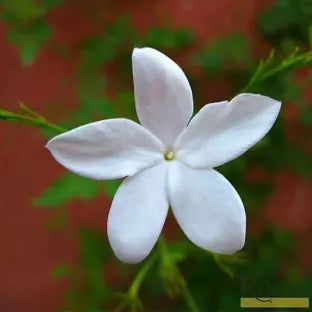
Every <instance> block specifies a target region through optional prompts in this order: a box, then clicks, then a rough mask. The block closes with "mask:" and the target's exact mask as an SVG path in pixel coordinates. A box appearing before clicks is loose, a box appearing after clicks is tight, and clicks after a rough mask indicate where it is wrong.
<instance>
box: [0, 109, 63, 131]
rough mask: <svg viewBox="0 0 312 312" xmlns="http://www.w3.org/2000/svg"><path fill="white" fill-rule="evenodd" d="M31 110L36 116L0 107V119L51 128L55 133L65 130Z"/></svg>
mask: <svg viewBox="0 0 312 312" xmlns="http://www.w3.org/2000/svg"><path fill="white" fill-rule="evenodd" d="M24 107H25V106H23V108H24ZM31 112H32V115H34V114H36V116H35V117H33V116H28V115H24V114H16V113H13V112H10V111H7V110H3V109H0V119H2V120H7V121H11V122H19V123H26V124H28V125H31V126H34V127H39V128H45V129H49V130H53V131H55V132H56V133H62V132H65V131H66V130H67V129H65V128H62V127H60V126H58V125H56V124H53V123H51V122H49V121H47V120H46V119H45V118H44V117H42V116H40V115H39V114H37V113H35V112H33V111H31Z"/></svg>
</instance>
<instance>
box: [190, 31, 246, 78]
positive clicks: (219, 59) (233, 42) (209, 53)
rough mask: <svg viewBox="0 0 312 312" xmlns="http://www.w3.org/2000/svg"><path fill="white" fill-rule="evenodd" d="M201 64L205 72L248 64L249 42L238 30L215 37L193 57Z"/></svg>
mask: <svg viewBox="0 0 312 312" xmlns="http://www.w3.org/2000/svg"><path fill="white" fill-rule="evenodd" d="M194 60H195V62H196V63H198V64H200V65H202V66H203V67H204V68H205V70H206V71H207V73H211V71H220V69H221V68H225V67H228V66H231V65H232V64H234V65H248V64H249V63H250V60H251V58H250V53H249V44H248V42H247V40H246V38H245V37H244V36H243V35H242V34H241V33H240V32H238V31H236V32H234V33H232V34H231V35H229V36H225V37H221V38H216V39H215V40H213V41H211V42H209V43H208V44H207V45H206V47H205V48H204V50H203V51H201V52H200V53H199V54H198V55H197V56H195V58H194Z"/></svg>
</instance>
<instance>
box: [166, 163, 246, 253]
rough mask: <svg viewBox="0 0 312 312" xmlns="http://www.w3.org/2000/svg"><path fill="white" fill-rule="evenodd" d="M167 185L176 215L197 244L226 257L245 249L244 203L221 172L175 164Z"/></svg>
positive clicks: (187, 234) (171, 167)
mask: <svg viewBox="0 0 312 312" xmlns="http://www.w3.org/2000/svg"><path fill="white" fill-rule="evenodd" d="M168 185H169V202H170V205H171V207H172V210H173V213H174V215H175V217H176V219H177V221H178V223H179V224H180V226H181V228H182V229H183V231H184V233H185V234H186V236H187V237H188V238H189V239H190V240H191V241H192V242H193V243H194V244H195V245H197V246H199V247H202V248H204V249H207V250H211V251H214V252H218V253H224V254H230V253H233V252H235V251H237V250H239V249H241V248H242V247H243V245H244V242H245V231H246V216H245V211H244V207H243V203H242V201H241V199H240V197H239V195H238V194H237V192H236V191H235V189H234V188H233V186H232V185H231V184H230V183H229V182H228V181H227V180H226V179H225V178H224V177H223V176H222V175H221V174H220V173H218V172H217V171H215V170H213V169H205V170H204V169H193V168H190V167H188V166H186V165H184V164H183V163H181V162H174V163H173V164H172V165H171V166H170V168H169V175H168Z"/></svg>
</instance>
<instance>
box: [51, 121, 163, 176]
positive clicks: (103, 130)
mask: <svg viewBox="0 0 312 312" xmlns="http://www.w3.org/2000/svg"><path fill="white" fill-rule="evenodd" d="M46 147H47V148H48V149H49V150H50V152H51V153H52V155H53V156H54V158H55V159H56V160H57V161H58V162H59V163H60V164H61V165H63V166H64V167H66V168H67V169H68V170H70V171H72V172H75V173H76V174H79V175H81V176H84V177H88V178H92V179H97V180H102V179H103V180H104V179H115V178H121V177H125V176H129V175H130V176H131V175H133V174H135V173H137V172H138V171H140V170H142V169H144V168H147V167H150V166H153V165H155V164H158V163H160V162H162V161H163V157H162V153H161V150H162V143H161V142H160V140H159V139H158V138H156V137H155V136H153V135H152V134H151V133H150V132H149V131H147V130H146V129H144V128H143V127H142V126H141V125H139V124H137V123H135V122H133V121H131V120H129V119H121V118H120V119H108V120H102V121H97V122H93V123H90V124H87V125H84V126H81V127H78V128H75V129H73V130H70V131H68V132H65V133H63V134H60V135H58V136H56V137H54V138H53V139H51V140H50V141H49V142H48V144H47V146H46Z"/></svg>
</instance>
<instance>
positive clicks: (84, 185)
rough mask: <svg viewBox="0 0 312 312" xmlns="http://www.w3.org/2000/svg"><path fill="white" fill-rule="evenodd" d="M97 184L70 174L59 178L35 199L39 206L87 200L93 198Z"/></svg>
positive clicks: (96, 190)
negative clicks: (75, 199) (76, 199)
mask: <svg viewBox="0 0 312 312" xmlns="http://www.w3.org/2000/svg"><path fill="white" fill-rule="evenodd" d="M99 185H100V184H99V183H98V182H97V181H94V180H90V179H87V178H84V177H80V176H78V175H75V174H72V173H66V174H64V175H62V176H60V177H59V178H58V179H57V180H56V181H54V182H53V183H52V185H51V186H50V187H48V188H47V189H46V190H45V191H44V192H43V194H41V195H40V196H38V197H37V198H35V200H34V203H35V204H36V205H39V206H47V207H52V206H59V205H63V204H65V203H66V202H68V201H69V200H71V199H73V198H78V199H83V200H87V199H90V198H92V197H94V196H95V195H96V194H97V192H98V189H99Z"/></svg>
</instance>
